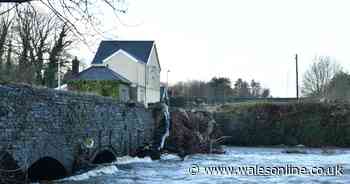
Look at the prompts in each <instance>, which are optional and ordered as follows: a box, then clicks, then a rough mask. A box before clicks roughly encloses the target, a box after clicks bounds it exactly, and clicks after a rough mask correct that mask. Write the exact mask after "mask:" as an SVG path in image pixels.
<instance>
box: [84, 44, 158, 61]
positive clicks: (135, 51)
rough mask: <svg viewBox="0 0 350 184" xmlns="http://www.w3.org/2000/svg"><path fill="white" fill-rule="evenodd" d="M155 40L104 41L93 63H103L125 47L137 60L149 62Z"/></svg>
mask: <svg viewBox="0 0 350 184" xmlns="http://www.w3.org/2000/svg"><path fill="white" fill-rule="evenodd" d="M153 42H154V41H102V42H101V43H100V46H99V47H98V50H97V52H96V55H95V57H94V60H93V61H92V62H91V64H101V63H102V61H103V60H104V59H106V58H107V57H109V56H110V55H112V54H113V53H115V52H117V51H118V50H120V49H123V50H124V51H126V52H127V53H128V54H130V55H131V56H133V57H135V58H136V59H137V60H139V61H142V62H144V63H147V60H148V57H149V55H150V54H151V50H152V46H153Z"/></svg>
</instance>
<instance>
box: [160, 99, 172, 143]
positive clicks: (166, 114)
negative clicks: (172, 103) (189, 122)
mask: <svg viewBox="0 0 350 184" xmlns="http://www.w3.org/2000/svg"><path fill="white" fill-rule="evenodd" d="M162 105H163V111H164V112H163V113H164V121H165V122H164V123H165V133H164V135H163V136H162V140H161V143H160V145H159V147H158V150H161V149H162V148H163V147H164V143H165V139H166V138H167V137H168V136H169V129H170V113H169V107H168V105H166V104H165V103H163V104H162Z"/></svg>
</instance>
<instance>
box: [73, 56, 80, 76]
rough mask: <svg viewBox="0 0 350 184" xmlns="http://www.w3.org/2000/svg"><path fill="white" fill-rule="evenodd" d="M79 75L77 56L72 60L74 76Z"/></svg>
mask: <svg viewBox="0 0 350 184" xmlns="http://www.w3.org/2000/svg"><path fill="white" fill-rule="evenodd" d="M78 73H79V60H78V58H77V56H75V58H74V59H73V60H72V74H73V76H75V75H77V74H78Z"/></svg>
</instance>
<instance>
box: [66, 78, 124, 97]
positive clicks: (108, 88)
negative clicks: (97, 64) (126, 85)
mask: <svg viewBox="0 0 350 184" xmlns="http://www.w3.org/2000/svg"><path fill="white" fill-rule="evenodd" d="M119 85H120V82H119V81H113V80H74V81H69V82H68V86H69V88H70V89H72V90H74V91H81V92H90V93H96V94H99V95H101V96H111V97H114V98H118V99H119Z"/></svg>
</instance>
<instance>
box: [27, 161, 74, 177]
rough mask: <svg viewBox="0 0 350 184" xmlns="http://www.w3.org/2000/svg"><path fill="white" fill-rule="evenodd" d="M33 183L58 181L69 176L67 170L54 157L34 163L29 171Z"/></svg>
mask: <svg viewBox="0 0 350 184" xmlns="http://www.w3.org/2000/svg"><path fill="white" fill-rule="evenodd" d="M27 174H28V178H29V180H30V181H31V182H38V181H42V180H56V179H61V178H64V177H66V176H67V175H68V172H67V170H66V168H65V167H64V166H63V165H62V164H61V163H60V162H59V161H58V160H56V159H54V158H52V157H42V158H40V159H39V160H37V161H36V162H34V163H33V164H32V165H31V166H30V167H29V168H28V170H27Z"/></svg>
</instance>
